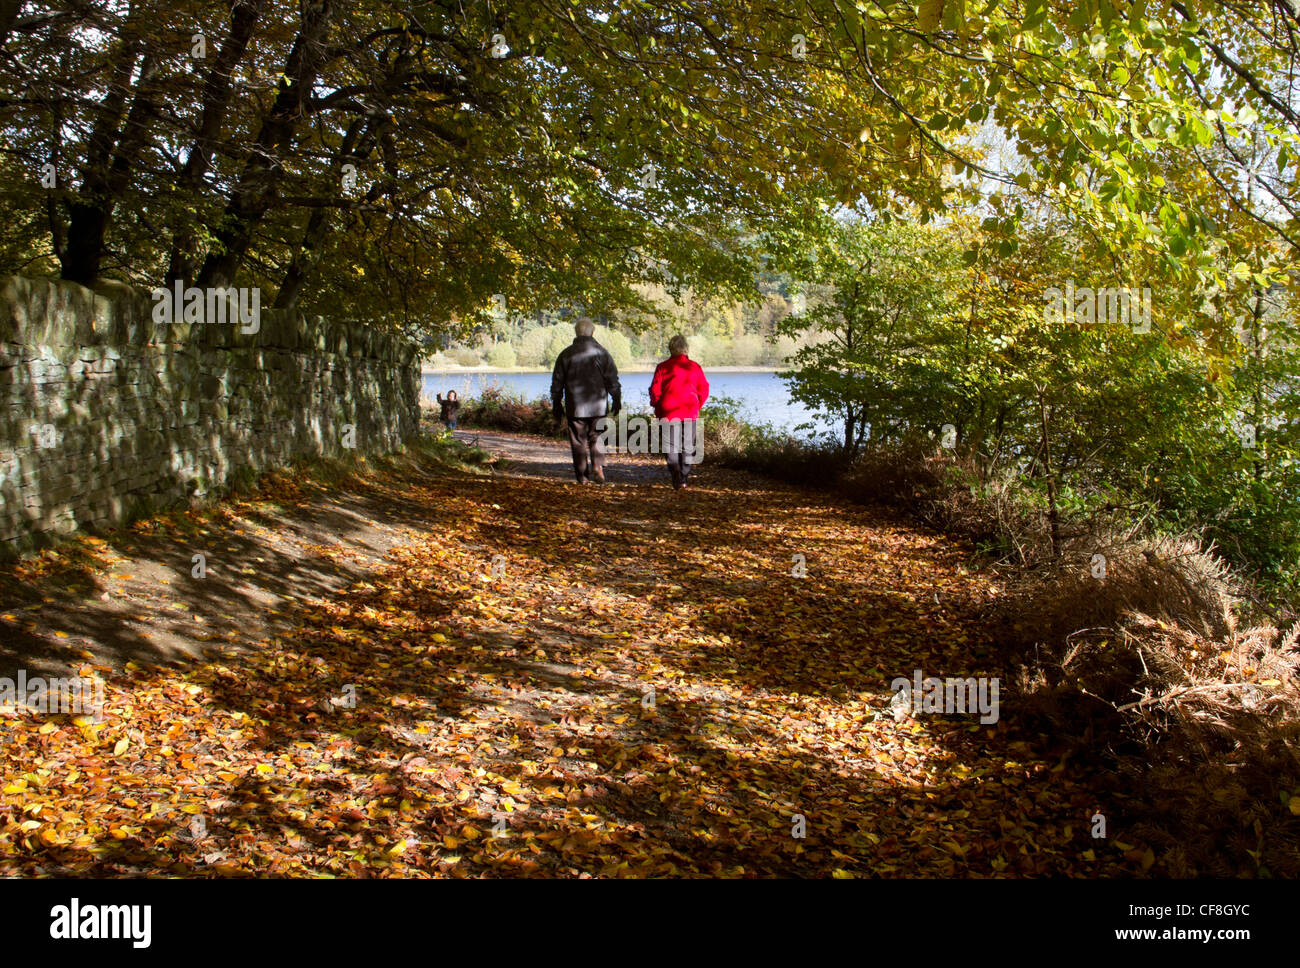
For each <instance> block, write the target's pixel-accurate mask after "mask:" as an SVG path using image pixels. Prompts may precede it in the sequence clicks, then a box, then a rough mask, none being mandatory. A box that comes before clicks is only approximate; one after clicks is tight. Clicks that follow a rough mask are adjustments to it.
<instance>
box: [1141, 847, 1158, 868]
mask: <svg viewBox="0 0 1300 968" xmlns="http://www.w3.org/2000/svg"><path fill="white" fill-rule="evenodd" d="M1155 862H1156V852H1155V851H1154V850H1152V849H1151V848H1150V847H1148V848H1147V851H1146V853H1145V854H1143V855H1142V869H1143V870H1144V871H1145V870H1150V869H1151V865H1152V864H1154V863H1155Z"/></svg>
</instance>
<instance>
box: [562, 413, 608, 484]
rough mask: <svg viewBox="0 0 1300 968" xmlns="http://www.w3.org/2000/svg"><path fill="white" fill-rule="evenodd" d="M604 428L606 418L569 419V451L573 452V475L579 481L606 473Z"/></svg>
mask: <svg viewBox="0 0 1300 968" xmlns="http://www.w3.org/2000/svg"><path fill="white" fill-rule="evenodd" d="M604 426H605V418H604V417H570V418H569V449H570V450H572V451H573V473H574V476H575V477H577V479H578V480H579V481H581V480H583V479H585V478H586V477H587V476H588V475H591V476H592V477H600V476H602V475H603V474H604V473H605V439H604V436H603V435H602V434H601V431H602V430H603V429H604Z"/></svg>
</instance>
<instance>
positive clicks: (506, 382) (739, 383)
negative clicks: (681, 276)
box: [424, 369, 816, 436]
mask: <svg viewBox="0 0 1300 968" xmlns="http://www.w3.org/2000/svg"><path fill="white" fill-rule="evenodd" d="M704 375H705V376H706V377H707V378H708V381H709V396H710V398H716V397H730V398H731V399H732V400H735V401H736V403H737V404H739V406H740V412H741V415H742V416H743V417H744V418H745V419H746V420H748V421H750V422H751V423H756V424H771V425H772V426H773V427H774V428H776V429H778V430H785V431H789V432H791V433H797V435H798V436H804V435H807V434H809V433H810V432H809V431H803V432H796V431H795V427H797V426H798V425H799V424H801V423H809V422H812V421H815V419H816V418H815V417H814V416H813V415H812V414H811V413H810V412H809V411H808V410H807V409H805V408H804V407H803V406H801V405H799V404H793V403H791V402H790V397H789V393H788V392H787V390H786V384H785V381H784V380H781V379H779V378H778V377H777V375H776V374H775V373H773V372H763V373H727V372H717V373H711V372H709V370H707V369H706V370H705V371H704ZM651 376H652V374H650V373H626V372H625V373H621V374H619V379H620V382H621V383H622V384H623V405H624V407H626V408H627V409H628V410H630V411H633V412H637V411H641V410H644V409H646V408H648V407H649V406H650V379H651ZM492 385H496V386H499V387H501V388H502V390H504V391H505V392H506V393H509V394H512V395H516V394H517V395H519V396H522V397H523V398H524V399H525V400H535V399H537V398H538V397H549V396H550V393H551V375H550V374H549V373H426V374H424V393H425V396H427V397H428V398H429V399H430V400H432V399H433V398H434V395H435V394H438V393H441V394H443V395H444V396H445V395H446V393H447V391H448V390H455V391H456V392H457V393H458V394H460V396H461V397H474V396H478V395H479V394H480V393H482V391H483V388H484V387H486V386H492Z"/></svg>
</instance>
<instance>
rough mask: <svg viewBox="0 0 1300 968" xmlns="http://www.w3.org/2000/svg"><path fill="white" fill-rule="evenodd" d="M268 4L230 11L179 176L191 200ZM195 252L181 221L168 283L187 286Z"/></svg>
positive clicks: (251, 1) (181, 193)
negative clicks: (239, 68)
mask: <svg viewBox="0 0 1300 968" xmlns="http://www.w3.org/2000/svg"><path fill="white" fill-rule="evenodd" d="M265 7H266V0H237V2H236V3H235V4H234V6H233V7H232V8H231V11H230V33H229V34H227V36H226V39H225V41H224V42H223V43H222V45H221V50H220V51H219V52H218V53H217V58H216V60H215V61H214V62H213V65H212V69H211V70H209V71H208V76H207V78H206V79H205V80H204V82H203V110H202V114H201V115H200V118H199V129H198V132H197V134H196V135H195V138H194V144H193V145H191V146H190V152H189V155H188V156H187V157H186V159H185V166H184V167H183V168H182V169H181V173H180V176H179V177H178V178H177V179H176V193H177V195H178V197H180V198H181V199H184V200H185V201H187V202H189V201H190V200H191V199H193V198H194V197H195V196H197V195H198V192H199V189H200V187H201V186H202V184H203V178H204V176H205V175H207V173H208V170H209V169H210V168H211V167H212V155H213V152H214V151H215V150H216V143H217V138H218V137H219V136H220V134H221V127H222V125H223V124H224V123H225V119H226V112H227V110H228V109H229V107H230V98H231V90H232V85H231V83H230V79H231V77H232V76H233V75H234V70H235V67H236V66H237V65H238V64H239V62H240V61H241V60H243V57H244V52H245V51H246V50H247V49H248V42H249V40H251V39H252V36H253V28H254V27H255V26H256V25H257V21H258V18H259V17H261V15H262V11H263V10H264V9H265ZM193 252H194V232H193V230H192V229H191V227H190V225H189V223H188V222H187V223H185V224H183V225H182V227H181V228H180V229H178V230H177V231H176V233H175V235H174V236H173V237H172V251H171V258H170V259H169V260H168V266H167V285H169V286H170V285H171V284H172V283H173V282H175V281H177V280H180V282H181V283H182V284H183V285H185V286H188V285H189V284H190V282H191V281H192V279H193V276H194V271H195V269H196V268H197V264H196V260H195V259H194V256H193Z"/></svg>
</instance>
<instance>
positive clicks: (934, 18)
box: [916, 0, 944, 34]
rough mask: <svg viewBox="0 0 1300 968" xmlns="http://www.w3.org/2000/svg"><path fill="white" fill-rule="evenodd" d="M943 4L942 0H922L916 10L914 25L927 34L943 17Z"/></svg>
mask: <svg viewBox="0 0 1300 968" xmlns="http://www.w3.org/2000/svg"><path fill="white" fill-rule="evenodd" d="M943 4H944V0H923V2H922V4H921V8H920V9H919V10H918V11H917V12H916V25H917V26H918V27H920V28H921V29H922V30H924V31H925V32H926V33H927V34H928V33H930V32H931V31H933V30H934V29H935V28H936V27H938V26H939V21H940V20H941V19H943Z"/></svg>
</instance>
